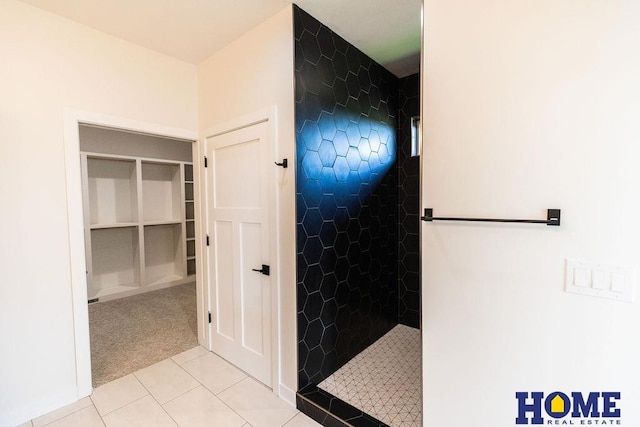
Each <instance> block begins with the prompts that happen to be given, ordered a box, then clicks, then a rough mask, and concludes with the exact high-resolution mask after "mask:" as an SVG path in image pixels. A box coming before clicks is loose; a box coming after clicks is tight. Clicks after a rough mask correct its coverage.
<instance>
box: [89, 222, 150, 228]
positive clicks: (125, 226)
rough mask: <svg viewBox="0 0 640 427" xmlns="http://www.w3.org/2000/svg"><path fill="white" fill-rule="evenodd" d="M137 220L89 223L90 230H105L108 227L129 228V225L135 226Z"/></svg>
mask: <svg viewBox="0 0 640 427" xmlns="http://www.w3.org/2000/svg"><path fill="white" fill-rule="evenodd" d="M137 226H138V223H137V222H122V223H116V224H91V226H90V227H91V229H92V230H105V229H109V228H129V227H137Z"/></svg>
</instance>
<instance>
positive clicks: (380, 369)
mask: <svg viewBox="0 0 640 427" xmlns="http://www.w3.org/2000/svg"><path fill="white" fill-rule="evenodd" d="M420 342H421V340H420V330H419V329H414V328H410V327H408V326H405V325H398V326H396V327H395V328H393V329H392V330H391V331H389V332H388V333H387V334H386V335H384V336H383V337H382V338H380V339H379V340H378V341H376V342H375V343H373V344H372V345H371V346H369V347H367V348H366V349H365V350H364V351H363V352H362V353H360V354H358V355H357V356H356V357H354V358H353V359H352V360H351V361H349V363H347V364H346V365H344V366H343V367H342V368H340V369H338V370H337V371H336V372H334V373H333V375H331V376H330V377H328V378H327V379H325V380H324V381H322V382H321V383H320V384H319V385H318V387H319V388H321V389H323V390H325V391H327V392H329V393H331V394H333V395H334V396H336V397H338V398H340V399H342V400H344V401H345V402H347V403H349V404H351V405H352V406H355V407H356V408H358V409H361V410H363V411H364V412H366V413H367V414H369V415H371V416H372V417H375V418H377V419H379V420H380V421H382V422H385V423H386V424H389V425H390V426H391V427H408V426H416V427H419V426H420V425H421V420H422V399H421V396H420V389H421V385H422V384H421V382H422V381H421V375H420V370H421V366H422V364H421V363H422V361H421V348H420V346H421V344H420Z"/></svg>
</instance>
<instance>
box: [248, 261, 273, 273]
mask: <svg viewBox="0 0 640 427" xmlns="http://www.w3.org/2000/svg"><path fill="white" fill-rule="evenodd" d="M270 270H271V269H270V267H269V266H268V265H266V264H262V268H261V269H260V270H258V269H257V268H252V269H251V271H257V272H258V273H261V274H264V275H265V276H269V274H270Z"/></svg>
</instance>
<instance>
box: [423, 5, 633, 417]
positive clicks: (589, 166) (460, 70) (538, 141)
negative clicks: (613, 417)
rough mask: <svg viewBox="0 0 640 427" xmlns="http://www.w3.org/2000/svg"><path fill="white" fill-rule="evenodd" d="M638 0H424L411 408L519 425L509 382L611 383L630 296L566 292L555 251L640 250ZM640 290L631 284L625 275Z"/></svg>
mask: <svg viewBox="0 0 640 427" xmlns="http://www.w3.org/2000/svg"><path fill="white" fill-rule="evenodd" d="M638 22H640V2H637V1H633V0H627V1H623V0H612V1H601V0H561V1H557V0H537V1H512V0H491V1H483V2H477V1H473V0H453V1H446V2H443V1H437V0H425V28H426V35H425V43H426V50H425V59H424V67H425V68H424V74H423V75H424V76H425V82H424V84H425V87H424V97H423V100H424V103H423V107H424V120H423V123H424V135H425V144H424V187H423V188H424V194H423V198H424V200H423V206H424V207H432V208H433V209H434V214H435V215H436V216H437V215H445V216H458V215H459V216H495V217H514V218H519V217H521V218H528V217H534V218H536V217H540V218H544V217H545V215H546V209H547V208H561V209H562V225H561V227H559V228H554V227H546V226H536V225H530V226H529V225H520V226H519V225H505V224H502V225H480V224H476V225H463V224H460V223H449V224H446V223H425V224H423V225H422V227H423V228H422V231H423V241H422V243H423V248H422V252H423V334H424V411H425V412H424V421H425V425H433V426H475V427H481V426H487V427H496V426H498V427H501V426H512V425H515V417H516V416H517V406H516V399H515V392H516V391H543V392H552V391H556V390H558V391H565V392H571V391H583V392H589V391H620V392H622V400H621V402H620V404H619V407H620V408H621V409H622V417H623V425H640V407H639V406H638V402H640V370H639V369H638V361H639V360H640V345H638V336H637V334H638V330H640V305H639V304H640V303H638V302H636V303H634V304H626V303H619V302H613V301H610V300H605V299H597V298H592V297H582V296H577V295H573V294H568V293H565V292H564V291H563V289H564V259H565V258H566V257H574V258H577V259H582V260H586V261H592V262H603V263H614V264H622V265H635V266H638V265H640V251H639V250H638V244H639V242H640V222H639V221H638V215H639V213H640V196H639V194H640V190H639V187H638V186H639V185H640V167H639V166H638V165H639V163H638V159H640V144H639V142H640V77H639V76H640V44H639V43H638V41H639V40H640V26H639V25H638ZM636 293H637V288H636Z"/></svg>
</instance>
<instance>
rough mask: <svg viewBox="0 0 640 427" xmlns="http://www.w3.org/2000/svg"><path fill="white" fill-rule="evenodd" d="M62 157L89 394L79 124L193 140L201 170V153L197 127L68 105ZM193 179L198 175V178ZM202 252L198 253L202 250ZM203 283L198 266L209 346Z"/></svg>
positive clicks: (81, 383)
mask: <svg viewBox="0 0 640 427" xmlns="http://www.w3.org/2000/svg"><path fill="white" fill-rule="evenodd" d="M63 122H64V129H63V141H64V156H65V178H66V192H67V221H68V233H69V259H70V271H69V272H70V281H71V283H70V285H71V296H72V310H73V332H74V344H75V365H76V389H77V398H78V399H81V398H83V397H86V396H89V395H90V394H91V392H92V391H93V388H92V385H91V348H90V338H89V309H88V304H87V276H86V271H87V265H86V249H85V241H84V214H83V204H82V203H83V201H82V175H81V170H80V133H79V126H80V125H91V126H99V127H105V128H110V129H114V130H122V131H129V132H136V133H143V134H148V135H154V136H160V137H168V138H174V139H182V140H185V143H187V142H186V141H192V157H193V167H194V168H198V170H199V169H201V168H200V162H201V159H202V158H203V157H202V156H200V153H199V151H198V149H199V145H200V144H198V133H197V131H193V130H188V129H180V128H173V127H168V126H162V125H158V124H155V123H147V122H142V121H137V120H131V119H126V118H122V117H115V116H109V115H104V114H99V113H91V112H86V111H79V110H74V109H69V108H66V109H64V117H63ZM194 178H195V177H194ZM194 193H195V194H201V188H200V181H199V179H194ZM200 205H201V201H200V200H199V199H196V200H195V210H196V212H200ZM201 221H202V218H201V217H196V218H195V226H196V260H198V259H201V258H202V256H201V253H202V252H201V248H202V246H201V245H202V238H201V236H202V233H201V232H199V230H201V229H202V225H201ZM198 252H200V254H199V253H198ZM203 288H204V282H203V280H202V268H201V267H200V266H198V265H196V293H197V296H196V298H197V307H198V309H197V310H196V312H197V324H198V342H199V343H200V344H201V345H205V344H206V343H207V342H208V341H209V336H208V333H209V329H208V328H206V327H203V325H204V319H205V318H206V316H205V312H206V310H207V307H206V306H205V305H204V304H203V302H205V301H206V300H205V299H204V298H203Z"/></svg>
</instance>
